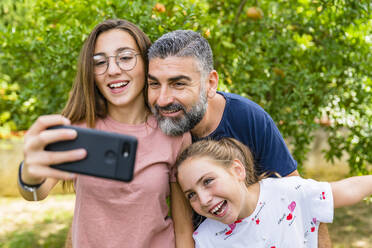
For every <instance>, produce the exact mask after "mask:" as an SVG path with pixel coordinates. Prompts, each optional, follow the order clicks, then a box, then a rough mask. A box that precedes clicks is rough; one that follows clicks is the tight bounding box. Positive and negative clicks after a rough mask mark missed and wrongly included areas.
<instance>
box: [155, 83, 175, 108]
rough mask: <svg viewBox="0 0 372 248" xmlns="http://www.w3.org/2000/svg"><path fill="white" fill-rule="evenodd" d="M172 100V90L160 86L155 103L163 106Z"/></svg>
mask: <svg viewBox="0 0 372 248" xmlns="http://www.w3.org/2000/svg"><path fill="white" fill-rule="evenodd" d="M172 102H173V96H172V91H171V90H169V88H168V87H162V88H161V90H160V95H159V97H158V99H157V102H156V103H157V105H159V106H160V107H165V106H167V105H169V104H170V103H172Z"/></svg>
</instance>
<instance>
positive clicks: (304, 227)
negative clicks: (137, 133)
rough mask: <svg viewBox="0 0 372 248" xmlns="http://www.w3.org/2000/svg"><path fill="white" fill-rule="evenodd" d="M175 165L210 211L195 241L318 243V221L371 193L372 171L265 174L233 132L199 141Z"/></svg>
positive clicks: (199, 208)
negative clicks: (317, 177) (325, 176)
mask: <svg viewBox="0 0 372 248" xmlns="http://www.w3.org/2000/svg"><path fill="white" fill-rule="evenodd" d="M176 165H177V166H178V180H179V183H180V185H181V188H182V190H183V192H184V194H185V196H186V198H187V199H188V200H189V202H190V204H191V206H192V208H193V209H194V210H195V211H196V212H197V213H198V214H200V215H203V216H205V217H207V220H206V221H204V222H203V223H202V224H200V226H199V227H198V228H197V230H196V231H195V232H194V235H193V237H194V240H195V243H196V247H203V248H208V247H213V248H216V247H265V248H266V247H269V248H281V247H285V248H291V247H294V248H299V247H314V248H315V247H318V245H317V240H318V239H317V232H318V226H319V222H326V223H329V222H332V219H333V209H334V208H337V207H342V206H347V205H351V204H355V203H357V202H358V201H360V200H362V199H363V198H364V197H366V196H369V195H371V194H372V175H368V176H359V177H351V178H347V179H344V180H341V181H337V182H331V183H328V182H317V181H314V180H312V179H303V178H300V177H298V176H292V177H285V178H263V179H262V177H260V176H259V175H257V173H256V172H255V170H254V161H253V160H252V155H251V153H250V151H249V149H248V148H247V147H246V146H244V145H243V144H241V143H240V142H238V141H237V140H234V139H231V138H224V139H221V140H219V141H212V140H203V141H199V142H197V143H194V144H192V145H191V146H190V147H188V148H187V149H186V150H185V151H183V152H182V153H181V154H180V156H179V157H178V159H177V162H176Z"/></svg>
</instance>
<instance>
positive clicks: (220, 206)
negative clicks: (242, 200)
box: [209, 200, 227, 217]
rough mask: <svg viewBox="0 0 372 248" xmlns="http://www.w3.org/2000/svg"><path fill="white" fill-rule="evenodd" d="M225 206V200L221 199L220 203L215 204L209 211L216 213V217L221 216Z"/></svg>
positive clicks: (223, 213)
mask: <svg viewBox="0 0 372 248" xmlns="http://www.w3.org/2000/svg"><path fill="white" fill-rule="evenodd" d="M226 207H227V201H226V200H223V201H221V202H220V203H218V204H217V205H216V206H214V207H213V208H212V209H211V210H209V213H211V214H213V215H216V216H218V217H222V216H224V215H225V210H226Z"/></svg>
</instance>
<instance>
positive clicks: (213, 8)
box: [0, 0, 372, 248]
mask: <svg viewBox="0 0 372 248" xmlns="http://www.w3.org/2000/svg"><path fill="white" fill-rule="evenodd" d="M371 9H372V3H371V2H370V1H357V0H354V1H348V0H329V1H321V0H291V1H289V0H275V1H274V0H273V1H269V0H262V1H257V0H256V1H253V0H229V1H224V0H198V1H197V0H179V1H170V0H164V1H150V0H144V1H125V0H105V1H104V0H94V1H93V0H58V1H52V0H1V1H0V17H1V18H0V184H1V186H0V195H2V198H0V199H1V200H0V223H1V226H2V227H1V228H0V248H5V247H6V248H8V247H17V248H19V247H61V244H62V243H63V240H64V237H65V233H66V230H67V225H68V224H69V222H70V221H71V217H72V208H73V200H74V199H73V195H70V194H67V195H60V194H59V193H60V192H61V190H60V189H57V190H56V191H55V194H54V195H53V196H51V197H49V199H47V200H45V201H42V202H38V203H28V202H25V201H23V200H21V199H18V198H14V197H15V196H17V190H16V184H15V182H16V177H15V175H16V169H17V166H18V163H19V162H20V161H21V160H22V136H23V133H24V132H23V131H24V130H27V128H28V127H29V126H30V125H31V123H32V122H33V121H34V120H35V119H36V118H37V117H38V116H39V115H41V114H49V113H58V112H59V111H60V110H61V109H62V108H63V106H64V104H65V102H66V100H67V97H68V92H69V89H70V87H71V84H72V82H73V79H74V74H75V70H76V62H77V57H78V54H79V49H80V47H81V46H82V43H83V41H84V39H85V38H86V37H87V35H88V34H89V31H90V30H91V29H92V28H93V27H94V26H95V25H96V24H97V23H99V22H100V21H102V20H105V19H108V18H125V19H128V20H130V21H132V22H133V23H136V24H138V25H139V26H140V27H141V28H142V29H143V31H145V32H146V33H147V34H148V35H149V37H150V38H151V40H152V41H154V40H156V38H157V37H159V36H160V35H162V34H164V33H166V32H168V31H172V30H175V29H192V30H195V31H198V32H200V33H201V34H202V35H203V36H204V37H205V38H206V39H208V41H209V42H210V44H211V46H212V49H213V51H214V59H215V68H216V70H217V71H218V72H219V76H220V86H219V89H220V90H226V91H230V92H234V93H238V94H241V95H243V96H245V97H247V98H249V99H252V100H253V101H255V102H257V103H258V104H260V105H261V106H262V107H263V108H264V109H265V110H266V111H267V112H268V113H269V114H270V115H271V116H272V118H273V119H274V121H275V122H276V124H277V126H278V127H279V129H280V131H281V133H282V134H283V136H284V137H285V139H286V141H287V144H288V146H289V147H290V149H291V152H292V154H293V156H294V157H295V159H296V160H297V161H298V163H299V166H300V171H301V173H302V175H304V176H305V177H314V178H316V179H318V180H335V179H338V178H341V177H345V176H346V175H360V174H371V171H372V168H371V164H372V140H371V137H372V125H371V124H372V94H371V92H372V77H371V74H372V70H371V69H372V55H371V54H372V53H371V51H372V49H371V48H372V18H371V17H372V12H371ZM47 206H51V208H50V209H48V208H47ZM21 217H22V218H21ZM371 226H372V207H371V205H368V202H367V201H366V202H362V203H360V204H358V205H357V206H355V207H352V208H344V209H340V210H337V211H336V217H335V223H334V224H332V225H329V229H330V232H331V234H332V239H333V240H334V247H372V246H371V245H370V244H371V243H372V238H370V236H371V233H372V230H371Z"/></svg>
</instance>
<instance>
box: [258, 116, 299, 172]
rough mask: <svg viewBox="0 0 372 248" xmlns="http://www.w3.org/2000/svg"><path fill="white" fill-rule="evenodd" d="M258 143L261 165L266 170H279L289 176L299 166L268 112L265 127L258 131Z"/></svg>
mask: <svg viewBox="0 0 372 248" xmlns="http://www.w3.org/2000/svg"><path fill="white" fill-rule="evenodd" d="M257 135H259V136H260V137H257V139H258V143H259V144H256V149H257V153H258V154H257V158H258V161H257V162H258V163H259V167H261V170H262V171H263V172H264V171H271V172H277V173H279V174H280V175H281V176H287V175H288V174H290V173H292V172H293V171H294V170H296V168H297V162H296V161H295V160H294V159H293V157H292V155H291V154H290V152H289V150H288V148H287V145H286V143H285V142H284V139H283V137H282V135H281V134H280V132H279V129H278V128H277V126H276V125H275V123H274V121H273V120H272V119H271V117H270V116H269V115H268V114H265V121H264V129H263V130H262V132H257Z"/></svg>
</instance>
